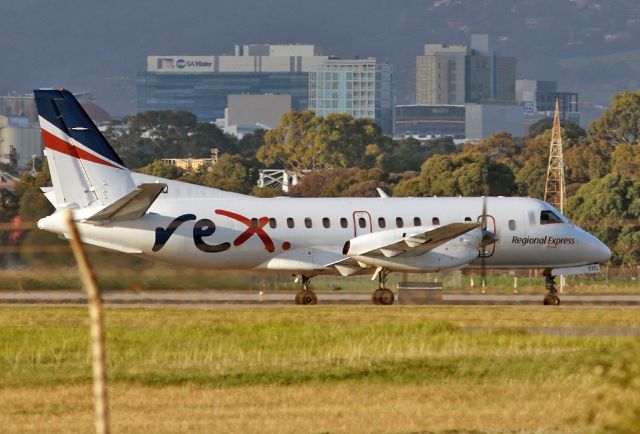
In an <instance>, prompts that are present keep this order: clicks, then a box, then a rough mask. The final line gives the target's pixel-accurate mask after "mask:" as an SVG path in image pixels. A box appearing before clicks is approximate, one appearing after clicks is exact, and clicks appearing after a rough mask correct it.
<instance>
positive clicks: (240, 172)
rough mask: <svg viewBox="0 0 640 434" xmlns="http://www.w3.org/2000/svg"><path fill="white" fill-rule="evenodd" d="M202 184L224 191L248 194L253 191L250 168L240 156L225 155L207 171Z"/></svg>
mask: <svg viewBox="0 0 640 434" xmlns="http://www.w3.org/2000/svg"><path fill="white" fill-rule="evenodd" d="M201 179H202V184H203V185H206V186H208V187H213V188H219V189H220V190H224V191H233V192H236V193H244V194H247V193H249V192H250V191H251V189H252V187H253V186H252V183H251V179H250V176H249V168H248V167H247V166H246V165H245V161H244V159H243V158H242V157H241V156H240V155H229V154H225V155H223V156H221V157H220V158H218V162H217V163H216V164H214V165H213V166H211V167H210V168H209V169H207V170H206V171H205V173H204V176H203V177H202V178H201Z"/></svg>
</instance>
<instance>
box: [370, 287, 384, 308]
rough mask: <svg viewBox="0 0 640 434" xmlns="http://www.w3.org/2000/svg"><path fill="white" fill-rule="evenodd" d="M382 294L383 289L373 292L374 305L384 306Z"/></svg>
mask: <svg viewBox="0 0 640 434" xmlns="http://www.w3.org/2000/svg"><path fill="white" fill-rule="evenodd" d="M381 292H382V290H381V289H376V290H375V291H373V294H372V295H371V301H372V302H373V304H376V305H377V304H382V300H381Z"/></svg>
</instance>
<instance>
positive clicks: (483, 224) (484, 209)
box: [480, 196, 487, 231]
mask: <svg viewBox="0 0 640 434" xmlns="http://www.w3.org/2000/svg"><path fill="white" fill-rule="evenodd" d="M480 227H481V228H482V231H486V230H487V196H482V221H481V222H480Z"/></svg>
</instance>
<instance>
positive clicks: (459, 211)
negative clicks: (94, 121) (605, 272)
mask: <svg viewBox="0 0 640 434" xmlns="http://www.w3.org/2000/svg"><path fill="white" fill-rule="evenodd" d="M482 202H483V198H478V197H476V198H463V197H457V198H437V197H429V198H314V199H304V198H272V199H260V198H251V197H238V198H187V199H180V198H162V195H161V197H160V198H159V199H158V200H156V202H155V203H154V204H153V205H152V207H151V208H150V209H149V212H148V213H147V214H146V215H145V216H144V217H142V218H141V219H138V220H134V221H131V222H118V223H106V224H93V223H80V224H79V227H80V231H81V233H82V235H83V238H84V239H85V240H86V241H87V242H92V241H94V244H97V245H101V244H100V243H104V247H109V245H111V246H112V247H118V249H120V250H122V251H128V252H129V253H136V254H139V255H142V256H144V257H147V258H149V259H153V260H159V261H165V262H170V263H176V264H181V265H185V266H193V267H204V268H210V269H257V270H273V271H286V272H300V271H306V272H310V273H311V274H324V273H334V272H335V270H333V269H332V268H331V267H326V265H327V264H330V263H332V262H334V261H336V260H338V259H340V258H343V257H344V255H343V247H344V245H345V243H346V242H347V241H349V240H350V239H353V238H355V237H357V236H360V235H364V234H369V233H372V232H378V231H385V230H389V229H396V228H398V229H400V230H402V231H405V230H406V231H407V232H411V231H412V229H413V228H415V227H427V228H435V227H438V226H441V225H445V224H448V223H453V222H468V223H470V224H472V223H477V222H478V221H479V220H480V218H481V216H482V207H483V203H482ZM487 202H488V211H487V216H488V222H487V229H488V230H489V231H491V232H492V233H493V234H495V237H496V238H497V241H496V242H495V243H494V244H490V245H488V246H486V247H485V248H484V249H483V250H484V252H483V253H481V254H482V255H483V256H484V258H483V260H484V263H485V266H486V267H488V268H545V267H571V266H579V265H586V264H590V263H594V262H596V261H597V259H598V258H600V257H605V256H606V255H608V249H607V251H604V250H603V249H602V244H601V243H600V241H599V240H597V239H596V238H595V237H593V236H592V235H590V234H589V233H587V232H585V231H583V230H582V229H580V228H578V227H577V226H575V225H573V224H571V223H569V222H568V221H566V220H563V221H561V222H556V223H542V222H541V220H540V218H541V217H540V216H541V213H542V212H545V211H549V210H551V209H552V208H550V207H549V205H548V204H546V203H544V202H542V201H539V200H536V199H529V198H507V197H491V198H488V199H487ZM55 219H56V214H54V215H53V216H52V217H49V218H47V219H43V221H41V227H42V228H43V229H49V230H53V231H54V232H59V233H64V232H66V231H65V228H64V227H63V226H60V227H54V226H58V225H59V224H60V223H59V222H58V223H56V221H55ZM605 249H606V247H605ZM594 259H595V260H594ZM479 263H480V259H475V260H474V262H473V263H472V264H471V266H473V265H476V266H477V265H479ZM460 265H461V266H462V265H469V263H468V262H466V263H464V264H460ZM389 268H391V269H393V266H391V267H389ZM442 268H447V267H442ZM400 269H403V270H405V271H413V272H430V271H439V269H438V268H437V267H431V268H428V267H427V268H425V267H411V266H409V267H408V268H404V267H402V268H398V270H400Z"/></svg>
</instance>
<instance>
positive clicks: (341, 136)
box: [257, 110, 392, 173]
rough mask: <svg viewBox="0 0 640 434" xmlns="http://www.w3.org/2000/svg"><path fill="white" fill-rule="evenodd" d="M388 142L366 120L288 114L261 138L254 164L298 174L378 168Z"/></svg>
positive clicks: (333, 115) (372, 123) (389, 143)
mask: <svg viewBox="0 0 640 434" xmlns="http://www.w3.org/2000/svg"><path fill="white" fill-rule="evenodd" d="M391 147H392V142H391V140H390V139H388V138H387V137H385V136H384V135H383V134H382V130H381V129H380V127H378V126H377V125H376V124H375V122H373V121H372V120H370V119H354V118H353V117H352V116H351V115H348V114H343V113H331V114H329V115H328V116H327V117H326V118H325V117H322V116H316V115H315V114H314V113H313V112H312V111H308V110H307V111H304V112H302V113H298V112H295V111H291V112H288V113H286V114H284V115H283V116H282V119H281V120H280V125H279V126H278V127H277V128H274V129H272V130H270V131H268V132H267V133H266V134H265V136H264V145H263V146H261V147H260V149H259V150H258V154H257V157H258V160H259V161H260V162H261V163H263V164H265V165H266V166H278V167H283V168H285V169H287V170H292V171H295V172H298V173H304V172H306V171H309V170H319V169H330V168H336V167H360V168H372V167H374V166H380V164H381V163H382V160H383V154H384V153H385V152H386V151H387V150H389V149H390V148H391Z"/></svg>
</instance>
